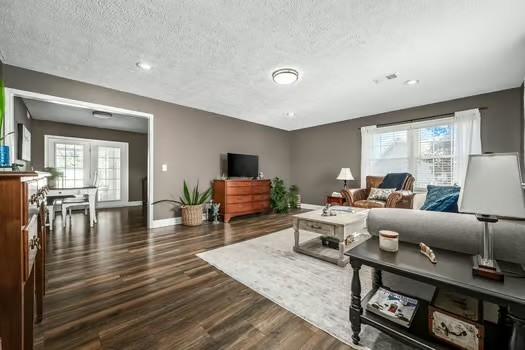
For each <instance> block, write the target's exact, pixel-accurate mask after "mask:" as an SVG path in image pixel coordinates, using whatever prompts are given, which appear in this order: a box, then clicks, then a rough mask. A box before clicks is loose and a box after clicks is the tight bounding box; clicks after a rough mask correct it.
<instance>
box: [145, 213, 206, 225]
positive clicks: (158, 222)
mask: <svg viewBox="0 0 525 350" xmlns="http://www.w3.org/2000/svg"><path fill="white" fill-rule="evenodd" d="M202 220H206V214H202ZM180 224H182V218H181V217H180V216H177V217H175V218H167V219H158V220H153V222H152V224H151V228H159V227H166V226H174V225H180Z"/></svg>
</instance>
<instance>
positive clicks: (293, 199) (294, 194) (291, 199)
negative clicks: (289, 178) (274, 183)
mask: <svg viewBox="0 0 525 350" xmlns="http://www.w3.org/2000/svg"><path fill="white" fill-rule="evenodd" d="M299 203H300V198H299V187H297V185H292V186H290V188H289V189H288V204H289V205H290V208H292V209H298V208H299Z"/></svg>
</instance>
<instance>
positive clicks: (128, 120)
mask: <svg viewBox="0 0 525 350" xmlns="http://www.w3.org/2000/svg"><path fill="white" fill-rule="evenodd" d="M24 103H25V104H26V107H27V109H28V110H29V113H30V114H31V118H33V119H40V120H50V121H53V122H59V123H68V124H76V125H84V126H91V127H94V128H104V129H113V130H122V131H132V132H139V133H143V134H146V133H147V132H148V120H147V119H146V118H140V117H132V116H129V115H123V114H113V117H112V118H110V119H100V118H95V117H93V110H92V109H87V108H80V107H72V106H67V105H62V104H56V103H51V102H45V101H38V100H31V99H27V98H24Z"/></svg>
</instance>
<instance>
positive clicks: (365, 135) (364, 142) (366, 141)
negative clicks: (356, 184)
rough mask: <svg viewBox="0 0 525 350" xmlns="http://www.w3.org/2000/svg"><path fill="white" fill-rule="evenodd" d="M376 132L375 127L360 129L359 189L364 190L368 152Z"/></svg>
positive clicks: (367, 168) (367, 169)
mask: <svg viewBox="0 0 525 350" xmlns="http://www.w3.org/2000/svg"><path fill="white" fill-rule="evenodd" d="M375 130H376V126H375V125H370V126H364V127H362V128H361V188H366V176H367V175H369V170H370V169H369V167H370V162H369V159H370V151H371V145H372V135H373V133H374V131H375Z"/></svg>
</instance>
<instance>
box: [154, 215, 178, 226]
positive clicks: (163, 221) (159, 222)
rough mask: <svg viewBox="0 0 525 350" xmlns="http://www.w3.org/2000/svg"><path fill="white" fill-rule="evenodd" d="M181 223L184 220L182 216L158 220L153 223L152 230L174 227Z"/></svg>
mask: <svg viewBox="0 0 525 350" xmlns="http://www.w3.org/2000/svg"><path fill="white" fill-rule="evenodd" d="M181 223H182V218H181V217H180V216H179V217H176V218H167V219H158V220H153V222H152V223H151V228H159V227H165V226H174V225H179V224H181Z"/></svg>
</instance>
